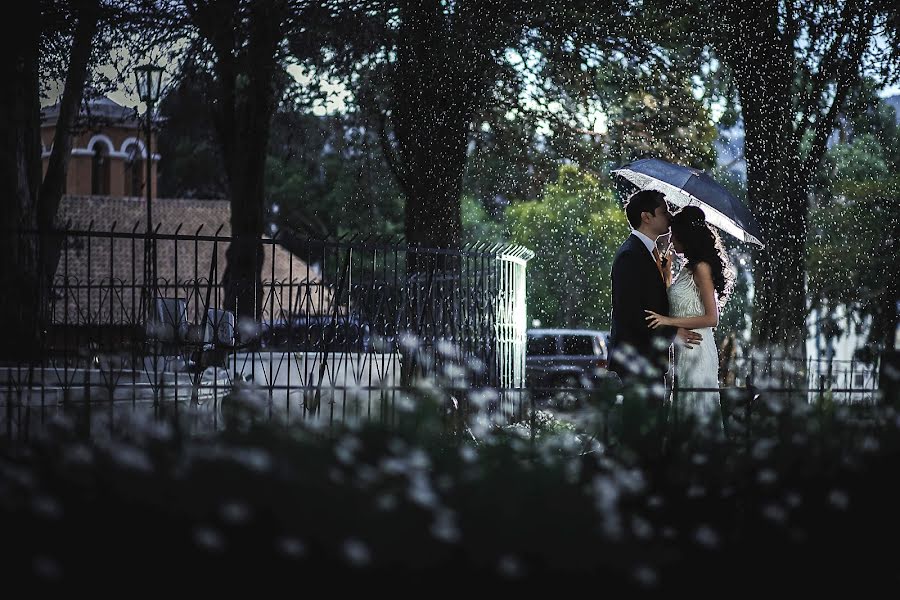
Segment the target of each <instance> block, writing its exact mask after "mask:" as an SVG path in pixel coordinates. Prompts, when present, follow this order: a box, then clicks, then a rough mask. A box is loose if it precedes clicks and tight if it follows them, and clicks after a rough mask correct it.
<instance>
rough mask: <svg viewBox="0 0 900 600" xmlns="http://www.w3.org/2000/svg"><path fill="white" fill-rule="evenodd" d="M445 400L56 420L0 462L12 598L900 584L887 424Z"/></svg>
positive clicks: (781, 412) (758, 413)
mask: <svg viewBox="0 0 900 600" xmlns="http://www.w3.org/2000/svg"><path fill="white" fill-rule="evenodd" d="M445 398H447V396H446V395H445V394H442V393H441V390H440V388H439V387H436V386H433V385H432V386H420V387H418V388H416V389H415V390H413V391H412V392H410V395H409V400H411V402H409V403H408V405H409V407H410V408H409V409H408V410H409V417H410V418H409V419H406V420H403V421H401V422H400V424H399V425H398V426H395V427H391V428H390V429H388V428H385V427H383V426H379V425H376V424H373V423H368V424H366V423H359V424H355V425H348V426H341V427H340V428H335V427H333V426H329V427H324V428H323V427H318V428H317V427H314V426H311V425H308V426H304V425H292V426H285V425H283V424H281V425H275V424H272V423H271V422H270V421H267V420H266V419H265V418H261V416H262V414H263V413H262V412H257V410H256V409H254V408H253V407H254V406H259V405H258V403H257V401H258V400H259V397H258V396H257V395H256V392H255V391H254V390H251V389H242V390H238V391H236V392H234V393H233V394H232V397H230V398H228V401H229V402H231V403H232V408H234V407H241V409H240V410H230V411H229V412H228V414H229V417H228V420H227V426H226V427H225V429H224V430H222V431H220V432H217V433H214V434H210V435H206V436H196V435H194V436H190V435H184V434H182V433H181V429H180V428H179V426H178V423H177V421H172V422H169V421H160V420H158V419H148V420H146V421H140V420H139V419H135V420H134V422H133V423H132V424H131V426H130V427H128V428H127V429H126V430H124V431H123V432H122V433H120V434H117V435H115V436H112V435H110V436H106V437H105V438H101V437H98V436H92V437H90V438H85V437H84V436H82V435H79V434H78V431H77V427H76V426H75V421H73V420H68V419H66V418H60V419H57V420H54V421H52V422H50V423H48V424H47V427H46V428H45V429H44V430H42V433H41V434H40V435H39V436H37V437H33V439H31V440H30V441H28V442H27V443H23V442H9V441H6V442H4V443H3V451H2V454H0V515H2V521H0V531H2V535H3V541H4V543H3V547H4V554H5V556H4V557H3V559H2V562H0V564H2V571H3V581H4V584H5V585H7V586H14V585H16V584H17V583H20V582H22V583H28V584H31V585H32V588H29V589H37V588H38V587H43V586H60V588H61V589H66V590H73V589H77V588H80V587H82V586H83V587H85V588H88V587H90V588H91V589H93V590H98V589H102V588H103V587H104V586H105V585H114V586H116V589H124V588H122V587H120V586H128V587H129V588H130V587H131V586H140V587H141V588H147V587H153V586H154V585H161V586H163V587H168V586H170V585H171V584H172V583H174V582H181V584H180V585H183V584H184V583H186V582H189V583H190V584H191V585H199V586H203V588H204V589H211V588H213V589H214V588H216V587H217V586H220V585H223V584H224V585H232V584H236V583H248V584H253V585H256V586H267V585H272V584H278V585H282V584H285V583H290V584H293V586H294V589H296V590H302V589H306V587H307V586H310V585H313V584H314V585H315V588H316V589H317V588H319V586H320V585H322V584H324V585H327V586H329V587H328V589H339V588H342V587H343V586H347V585H350V584H355V583H375V584H379V583H384V584H389V585H391V586H392V587H393V588H396V587H397V586H416V588H417V589H418V590H422V591H426V590H429V589H432V587H433V586H439V588H440V591H444V590H448V589H451V588H453V589H460V590H470V591H476V590H479V589H480V588H478V587H475V586H476V585H477V584H484V583H494V584H496V583H500V584H502V585H508V584H515V583H517V582H518V583H522V582H526V583H527V582H537V581H547V582H552V583H553V585H554V586H559V585H566V584H569V583H574V582H579V583H580V581H581V580H583V581H584V582H585V583H587V584H589V585H596V586H597V587H598V588H599V589H600V590H603V591H607V590H608V591H617V590H628V589H634V590H641V589H648V590H666V591H668V590H685V591H687V590H691V591H702V590H716V591H730V590H732V589H734V590H741V591H747V590H748V589H753V590H758V591H762V590H764V589H779V590H785V589H804V590H824V589H825V588H828V589H829V590H832V591H833V590H835V589H837V588H840V587H844V586H847V587H850V586H852V587H853V589H854V590H855V591H859V590H860V589H863V588H866V587H870V586H871V587H880V586H883V585H886V584H891V583H893V584H896V583H897V578H898V572H897V570H896V568H895V567H894V555H893V553H892V552H891V551H889V550H885V548H891V547H893V545H894V544H895V543H896V542H897V540H898V524H900V518H898V508H897V507H898V506H900V493H898V492H897V491H896V489H897V488H895V487H894V486H893V485H892V480H893V478H894V477H895V476H896V474H897V472H898V470H900V459H898V447H900V417H898V414H897V412H896V411H895V409H894V408H893V407H890V406H887V405H886V404H885V403H876V402H872V403H855V404H852V405H836V404H833V403H830V402H828V401H827V399H824V400H823V401H821V402H819V403H814V404H807V403H806V402H800V403H790V402H785V401H776V400H774V399H772V398H764V397H757V398H754V399H753V400H752V401H751V402H752V406H753V411H752V415H753V416H752V417H751V418H750V419H748V420H745V421H744V425H745V426H746V429H745V430H744V431H743V432H742V433H740V434H734V432H733V431H732V433H731V434H729V435H728V436H725V437H722V436H721V435H720V436H718V437H717V436H714V435H708V434H707V433H706V432H705V430H703V429H700V428H697V427H692V426H691V424H690V423H682V424H681V425H679V427H677V428H674V427H672V426H670V425H669V426H663V427H661V428H653V427H651V428H649V431H648V430H647V428H644V429H642V433H639V434H638V437H636V438H633V439H625V438H621V437H620V438H618V439H617V438H616V437H615V436H612V437H611V438H610V439H611V440H612V441H608V442H607V443H606V444H604V443H603V442H601V441H600V439H599V438H598V437H596V436H595V435H594V432H592V431H591V429H592V425H591V420H590V419H586V420H582V421H580V422H579V424H578V425H575V424H573V422H572V421H567V420H564V419H562V418H560V414H559V413H557V414H556V415H554V414H551V413H550V412H548V411H545V410H541V411H534V412H533V413H532V418H530V419H529V420H528V421H526V422H524V423H518V424H513V425H508V424H504V425H501V424H499V423H491V422H490V421H489V420H484V419H481V420H479V419H477V418H475V419H468V420H467V422H466V423H455V422H454V419H453V418H452V415H451V417H450V418H448V416H447V412H446V411H445V410H443V409H442V407H443V406H446V404H445V403H443V402H442V400H443V399H445ZM633 400H634V399H633V398H630V397H629V398H625V405H628V404H629V403H630V402H632V401H633ZM602 403H603V399H602V398H593V399H590V400H589V402H588V405H589V407H588V408H587V409H586V410H587V413H586V414H591V411H592V410H594V409H597V413H598V414H599V413H600V412H601V411H600V410H599V408H600V407H601V405H602ZM613 405H614V404H613ZM607 408H608V407H607ZM745 408H746V405H745ZM738 410H742V409H741V408H738ZM651 412H652V411H651ZM646 416H647V418H648V419H650V420H651V421H652V418H653V415H652V414H649V413H648V415H646ZM309 589H313V588H309Z"/></svg>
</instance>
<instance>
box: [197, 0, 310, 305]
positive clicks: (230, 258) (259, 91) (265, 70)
mask: <svg viewBox="0 0 900 600" xmlns="http://www.w3.org/2000/svg"><path fill="white" fill-rule="evenodd" d="M185 8H186V10H187V13H188V17H189V20H190V23H191V24H192V25H193V26H194V27H195V28H196V31H197V34H198V36H199V39H198V40H197V41H198V43H197V44H196V45H194V47H193V50H194V51H196V56H195V57H194V58H193V60H197V61H201V63H200V64H201V70H208V71H209V72H210V74H211V77H210V78H209V79H208V83H209V84H210V85H209V89H208V95H207V99H208V102H209V106H210V111H211V114H212V120H213V124H214V127H215V131H216V134H217V139H218V143H219V150H220V152H221V156H222V162H223V164H224V167H225V175H226V180H227V185H228V196H229V200H230V202H231V235H232V241H231V244H230V245H229V247H228V250H227V251H226V259H227V263H228V264H227V266H226V270H225V274H224V276H223V284H224V287H225V289H224V302H225V306H226V307H227V308H228V309H229V310H232V311H234V313H235V314H236V315H238V316H239V317H245V318H250V319H252V320H254V321H256V320H258V319H259V316H260V312H261V310H262V286H261V285H260V275H261V270H262V261H263V251H262V246H261V244H260V238H261V237H262V235H263V233H264V224H265V219H264V216H265V210H264V206H265V170H266V155H267V150H268V141H269V131H270V126H271V120H272V115H273V113H274V112H275V107H276V104H277V101H278V99H279V95H280V93H281V90H283V89H284V87H285V86H286V79H287V76H286V74H285V72H284V64H283V59H284V57H283V54H282V52H281V49H282V42H283V40H284V35H285V31H286V28H287V27H288V23H289V21H290V19H291V18H293V17H295V16H296V13H294V12H293V11H294V9H296V8H297V7H294V6H293V5H292V4H291V3H290V2H289V1H288V0H276V1H272V2H268V1H264V0H231V1H229V2H226V3H223V2H212V1H205V2H204V1H199V0H185Z"/></svg>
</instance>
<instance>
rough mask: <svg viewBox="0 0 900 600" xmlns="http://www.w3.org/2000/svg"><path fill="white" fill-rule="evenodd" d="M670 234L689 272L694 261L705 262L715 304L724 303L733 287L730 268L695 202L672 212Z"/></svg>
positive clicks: (731, 269) (719, 242) (729, 262)
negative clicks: (710, 273)
mask: <svg viewBox="0 0 900 600" xmlns="http://www.w3.org/2000/svg"><path fill="white" fill-rule="evenodd" d="M670 226H671V228H672V235H673V236H674V237H677V238H678V241H679V242H680V243H681V245H682V246H683V247H684V257H685V259H687V264H686V265H685V266H686V267H687V268H688V269H689V270H690V271H691V272H692V273H693V272H694V269H695V268H696V266H697V263H701V262H705V263H706V264H708V265H709V267H710V270H711V271H712V280H713V287H715V288H716V293H717V294H718V301H719V307H720V308H721V307H722V306H725V302H727V301H728V298H729V296H731V292H732V291H734V268H733V267H732V265H731V260H729V258H728V253H727V252H726V251H725V246H724V245H722V240H721V238H719V234H718V233H716V231H715V229H713V228H712V227H710V226H709V225H707V224H706V215H705V214H704V213H703V209H701V208H700V207H698V206H685V207H684V208H682V209H681V210H679V211H678V212H677V213H675V214H674V215H672V220H671V222H670Z"/></svg>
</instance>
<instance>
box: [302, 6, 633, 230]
mask: <svg viewBox="0 0 900 600" xmlns="http://www.w3.org/2000/svg"><path fill="white" fill-rule="evenodd" d="M629 17H630V15H629V14H628V12H627V11H620V10H619V7H616V6H612V5H609V6H607V5H605V4H600V3H593V2H572V3H566V4H562V3H559V4H550V3H546V2H540V1H537V0H526V1H523V2H518V3H515V4H513V3H503V2H496V3H486V2H476V1H472V0H467V1H460V2H441V1H439V0H428V1H425V2H422V1H418V0H417V1H410V0H382V1H377V2H371V1H365V2H363V1H360V2H347V3H343V4H341V5H340V6H339V7H336V8H335V9H334V13H333V22H332V24H331V25H330V26H328V27H324V28H323V31H324V32H325V35H324V36H320V37H316V32H303V34H302V35H295V36H294V37H293V38H292V47H294V48H298V51H297V52H298V53H302V52H305V51H306V49H307V48H308V47H309V46H311V45H316V44H318V45H319V46H321V45H324V46H326V47H327V48H329V52H326V53H323V54H322V60H321V61H320V62H319V63H318V64H317V65H316V66H317V67H318V69H319V71H321V72H327V73H329V74H330V73H336V74H339V75H341V76H342V77H343V78H344V81H346V82H350V83H352V86H353V88H354V91H355V93H356V103H357V106H358V107H359V108H360V109H361V110H363V111H364V112H365V113H366V114H367V115H369V116H370V118H371V122H372V124H373V126H374V127H375V128H376V129H377V130H378V131H379V132H380V134H381V135H380V137H381V145H382V148H383V152H384V155H385V159H386V161H387V163H388V165H389V166H390V168H391V171H392V172H393V173H394V175H395V177H396V179H397V182H398V185H399V187H400V189H401V190H402V191H403V194H404V196H405V198H406V205H405V222H406V223H405V231H406V237H407V239H408V240H409V241H410V242H412V243H414V244H426V245H429V246H443V247H452V246H457V245H458V244H459V242H460V239H461V218H460V197H461V193H462V178H463V173H464V169H465V165H466V159H467V147H468V144H469V142H470V139H471V135H472V128H473V124H474V123H475V122H476V121H477V120H478V119H479V118H480V117H481V116H482V115H483V114H484V111H485V110H486V109H487V108H488V107H491V106H501V107H504V108H505V109H506V110H507V111H514V110H521V109H522V108H523V96H522V92H523V90H524V89H525V88H526V87H528V86H529V85H530V84H529V83H528V81H530V78H529V77H528V76H525V75H523V73H524V74H526V75H527V74H528V72H529V70H530V69H531V66H530V64H531V63H532V62H533V61H532V60H531V57H533V56H539V57H541V58H540V59H538V60H537V63H540V64H542V65H545V66H546V69H544V73H543V77H544V80H545V81H546V82H547V85H550V86H551V87H552V88H553V89H552V90H547V89H544V90H543V91H544V92H546V94H547V95H553V94H554V93H556V91H558V90H561V89H562V87H563V86H562V85H561V82H562V81H563V80H568V79H571V78H572V77H579V76H580V75H577V73H578V70H577V68H576V69H575V70H574V71H572V70H565V69H557V68H555V67H552V68H551V67H550V66H549V65H551V64H554V65H556V64H563V63H566V64H569V65H572V64H575V63H578V61H580V60H581V58H582V56H584V55H586V54H594V55H596V54H602V52H603V51H606V50H610V49H616V50H619V51H623V52H628V53H629V54H631V53H633V52H634V51H635V50H634V49H635V48H636V47H638V46H640V45H641V40H640V36H639V35H637V34H636V32H635V30H634V29H633V28H632V27H631V22H630V20H629ZM323 38H324V39H323ZM311 40H317V41H311ZM318 40H321V41H318ZM523 57H525V58H526V59H527V60H525V59H523ZM535 68H537V69H540V68H541V67H535ZM530 74H531V75H533V73H530ZM538 87H542V86H538Z"/></svg>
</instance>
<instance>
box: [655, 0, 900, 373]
mask: <svg viewBox="0 0 900 600" xmlns="http://www.w3.org/2000/svg"><path fill="white" fill-rule="evenodd" d="M665 4H666V10H667V11H669V14H685V15H688V19H689V25H688V26H687V27H686V28H685V30H686V31H689V32H693V35H694V39H695V45H699V46H707V45H708V46H709V47H710V48H712V51H713V55H714V57H715V58H716V59H718V60H719V61H721V63H722V64H723V65H724V66H725V67H726V68H727V75H728V76H729V77H730V78H731V80H732V82H733V85H734V88H735V90H736V95H737V100H738V102H739V104H740V110H741V115H742V117H743V122H744V129H745V156H746V159H747V196H748V201H749V204H750V206H751V208H752V209H753V211H754V214H755V215H756V216H757V218H758V220H759V223H760V227H761V229H762V233H763V237H764V238H765V242H766V244H767V247H766V249H764V250H759V251H757V252H755V255H754V289H755V301H754V315H753V338H754V345H755V347H757V348H758V349H760V350H763V351H770V352H772V353H774V354H777V355H780V356H790V357H796V358H804V352H805V351H804V348H805V339H806V328H805V315H806V295H805V285H804V279H805V265H806V256H807V252H806V240H807V231H808V224H809V201H808V199H809V193H810V190H811V186H812V184H813V177H814V174H815V173H816V171H817V169H818V167H819V165H820V164H821V162H822V159H823V157H824V155H825V150H826V142H827V140H828V138H829V136H830V135H831V133H832V131H833V130H834V127H835V125H836V119H837V116H838V114H839V112H840V110H841V108H842V106H843V105H844V103H845V101H846V99H847V97H848V94H849V92H850V91H851V90H852V89H853V88H854V87H855V86H858V85H859V82H860V77H861V73H862V71H863V68H864V67H866V68H871V69H873V70H874V71H876V72H877V75H878V77H879V78H880V80H881V81H882V82H890V81H892V80H895V79H896V73H895V72H892V69H893V67H895V66H896V64H897V61H898V59H900V53H898V52H897V47H898V45H897V44H896V42H895V40H896V39H897V36H896V33H897V27H898V23H900V20H898V19H897V12H896V8H894V7H893V4H892V3H887V2H876V1H870V0H859V1H848V2H837V1H829V2H817V3H795V2H787V1H780V2H776V3H766V2H752V1H748V2H724V1H723V2H715V3H712V4H711V5H710V4H706V3H704V4H702V5H701V4H694V3H691V2H676V3H671V2H667V3H665ZM877 32H881V33H882V34H883V35H884V36H885V37H886V39H887V41H888V43H887V44H886V45H880V44H878V43H876V42H877V40H876V39H875V36H876V33H877Z"/></svg>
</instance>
